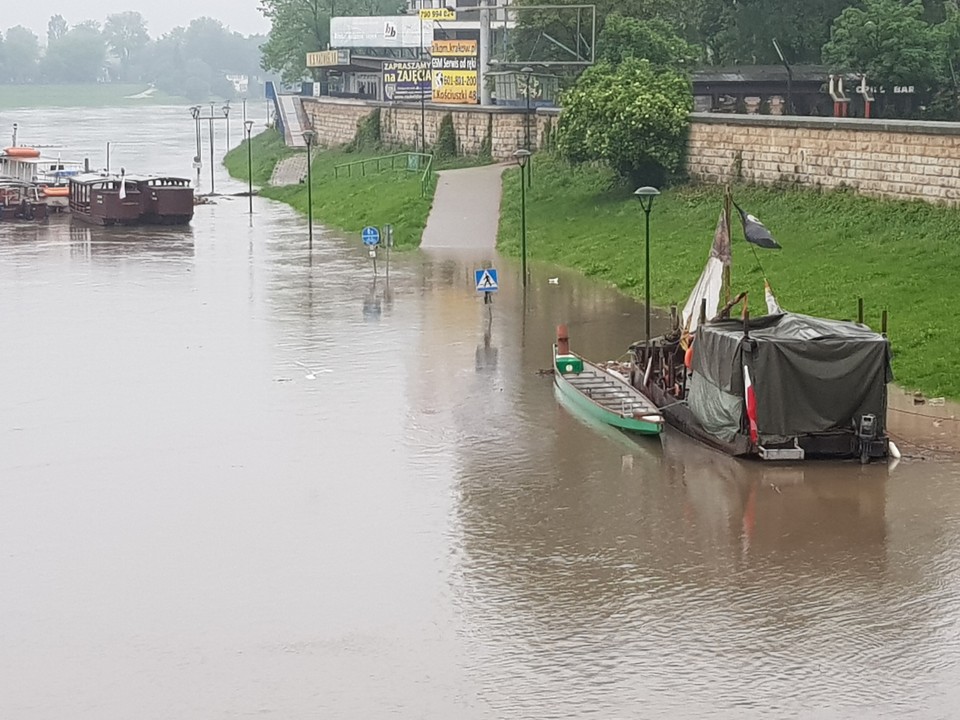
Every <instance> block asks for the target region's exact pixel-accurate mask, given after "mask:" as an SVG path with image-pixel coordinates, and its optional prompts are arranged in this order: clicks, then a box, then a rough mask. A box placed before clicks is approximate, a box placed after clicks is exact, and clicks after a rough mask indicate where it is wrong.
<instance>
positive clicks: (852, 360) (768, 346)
mask: <svg viewBox="0 0 960 720" xmlns="http://www.w3.org/2000/svg"><path fill="white" fill-rule="evenodd" d="M749 330H750V333H749V340H745V339H744V333H743V322H742V321H739V320H721V321H712V322H709V323H707V324H705V325H704V326H702V327H701V328H699V330H698V331H697V338H696V341H695V342H694V351H693V370H694V372H699V373H703V375H704V377H705V378H706V379H707V380H709V381H710V383H711V384H713V385H714V386H716V387H717V388H719V389H720V390H722V391H724V392H726V393H730V394H731V395H736V396H739V397H743V392H744V390H743V388H744V381H743V366H744V364H746V365H747V367H748V368H749V370H750V379H751V383H752V384H753V390H754V393H755V395H756V400H757V427H758V430H759V432H760V435H761V438H762V437H764V436H765V437H793V436H797V435H806V434H810V433H818V432H825V431H829V430H835V429H850V428H851V427H853V425H854V424H855V423H856V422H857V421H858V420H859V418H860V416H862V415H864V414H868V413H869V414H873V415H875V416H876V418H877V424H878V427H879V429H881V430H882V429H884V427H885V424H886V414H887V383H888V382H890V381H891V380H892V379H893V372H892V370H891V368H890V344H889V342H888V341H887V339H886V338H885V337H883V336H882V335H880V334H879V333H875V332H873V331H872V330H870V328H868V327H865V326H863V325H858V324H856V323H852V322H845V321H840V320H828V319H825V318H815V317H810V316H808V315H800V314H798V313H783V314H780V315H769V316H766V317H760V318H756V319H753V320H751V321H750V324H749ZM691 409H694V410H695V408H692V407H691Z"/></svg>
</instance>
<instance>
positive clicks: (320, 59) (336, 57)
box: [307, 50, 350, 68]
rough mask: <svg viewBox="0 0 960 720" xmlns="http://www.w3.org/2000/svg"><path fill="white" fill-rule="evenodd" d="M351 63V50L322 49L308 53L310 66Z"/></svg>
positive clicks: (320, 66)
mask: <svg viewBox="0 0 960 720" xmlns="http://www.w3.org/2000/svg"><path fill="white" fill-rule="evenodd" d="M349 64H350V51H349V50H320V51H318V52H309V53H307V67H308V68H322V67H335V66H337V65H349Z"/></svg>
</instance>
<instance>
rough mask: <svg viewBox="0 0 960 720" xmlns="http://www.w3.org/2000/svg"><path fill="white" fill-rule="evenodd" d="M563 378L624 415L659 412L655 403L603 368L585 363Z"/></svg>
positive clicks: (593, 398) (594, 399) (595, 400)
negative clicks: (579, 370)
mask: <svg viewBox="0 0 960 720" xmlns="http://www.w3.org/2000/svg"><path fill="white" fill-rule="evenodd" d="M564 379H565V380H566V381H567V382H568V383H570V384H571V385H572V386H573V387H574V388H576V389H577V390H579V391H580V392H582V393H583V394H584V395H586V396H587V397H589V398H590V399H591V400H593V401H594V402H597V403H599V404H600V405H603V406H604V407H605V408H607V409H608V410H610V411H611V412H615V413H619V414H620V415H622V416H624V417H635V416H637V415H645V414H647V413H652V414H655V415H659V414H660V411H659V410H658V409H657V407H656V405H654V404H653V403H651V402H647V401H646V400H645V399H644V398H643V396H642V395H640V394H639V393H637V392H636V391H633V390H632V388H630V387H629V386H625V385H624V383H623V382H621V381H619V380H617V379H616V378H614V377H613V376H611V375H610V374H609V373H607V372H605V371H603V370H595V369H594V368H592V367H590V366H588V365H586V364H585V365H584V368H583V372H580V373H576V374H572V373H571V374H568V375H564Z"/></svg>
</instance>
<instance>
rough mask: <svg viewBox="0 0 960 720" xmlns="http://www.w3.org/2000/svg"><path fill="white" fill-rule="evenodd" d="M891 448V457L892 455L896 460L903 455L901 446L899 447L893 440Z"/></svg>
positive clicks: (890, 443)
mask: <svg viewBox="0 0 960 720" xmlns="http://www.w3.org/2000/svg"><path fill="white" fill-rule="evenodd" d="M889 449H890V457H892V458H893V459H894V460H899V459H900V457H901V455H900V448H898V447H897V446H896V445H895V444H894V442H893V440H890V441H889Z"/></svg>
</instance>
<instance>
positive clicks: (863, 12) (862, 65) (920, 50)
mask: <svg viewBox="0 0 960 720" xmlns="http://www.w3.org/2000/svg"><path fill="white" fill-rule="evenodd" d="M922 16H923V3H922V2H921V0H913V2H909V3H907V4H903V3H901V2H899V0H863V8H862V9H861V8H859V7H851V8H847V9H846V10H844V11H843V13H842V14H841V15H840V17H838V18H837V19H836V20H835V21H834V23H833V28H832V29H831V32H830V41H829V42H828V43H826V44H825V45H824V46H823V59H824V61H825V62H827V63H828V64H830V65H831V66H833V68H834V69H836V70H848V71H853V72H862V73H865V74H866V75H867V79H868V81H869V82H871V84H874V85H879V86H882V87H884V88H887V89H892V88H893V87H894V86H897V85H913V86H914V87H915V88H917V90H918V91H921V92H925V91H929V90H930V89H931V88H933V87H934V86H935V85H936V84H937V82H938V74H939V71H940V70H941V68H942V67H943V49H942V47H941V46H940V40H941V38H940V36H939V34H938V33H937V32H935V31H934V30H933V28H931V26H930V25H928V24H927V23H926V22H924V20H923V17H922Z"/></svg>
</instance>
